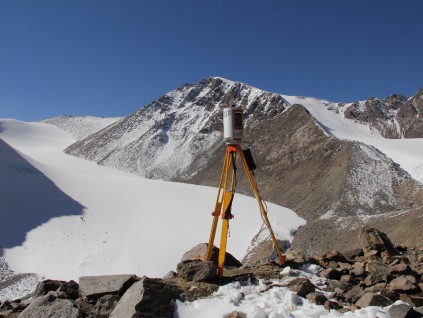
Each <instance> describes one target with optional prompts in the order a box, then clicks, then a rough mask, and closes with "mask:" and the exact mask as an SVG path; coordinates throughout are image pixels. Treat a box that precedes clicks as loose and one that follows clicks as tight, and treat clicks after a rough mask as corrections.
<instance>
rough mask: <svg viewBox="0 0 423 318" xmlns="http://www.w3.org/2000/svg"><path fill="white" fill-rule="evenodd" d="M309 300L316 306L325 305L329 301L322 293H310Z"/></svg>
mask: <svg viewBox="0 0 423 318" xmlns="http://www.w3.org/2000/svg"><path fill="white" fill-rule="evenodd" d="M307 299H308V300H309V301H311V302H312V303H315V304H316V305H324V303H325V302H326V301H328V299H327V298H326V296H325V295H323V294H320V293H310V294H307Z"/></svg>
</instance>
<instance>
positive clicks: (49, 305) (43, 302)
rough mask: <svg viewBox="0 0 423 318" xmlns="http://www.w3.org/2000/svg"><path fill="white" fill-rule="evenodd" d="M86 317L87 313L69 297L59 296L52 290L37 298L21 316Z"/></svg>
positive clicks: (20, 317) (33, 317) (50, 317)
mask: <svg viewBox="0 0 423 318" xmlns="http://www.w3.org/2000/svg"><path fill="white" fill-rule="evenodd" d="M35 317H40V318H41V317H48V318H65V317H66V318H84V317H85V314H84V313H83V312H82V311H81V310H80V309H79V308H77V307H76V306H75V305H74V303H73V302H72V301H70V300H69V299H61V298H58V296H57V292H54V291H50V292H48V293H47V295H45V296H41V297H38V298H36V299H35V300H34V301H33V302H32V303H31V304H30V305H29V306H28V307H27V308H26V309H25V310H24V311H23V312H22V313H21V314H20V315H19V318H35Z"/></svg>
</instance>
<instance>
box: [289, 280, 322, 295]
mask: <svg viewBox="0 0 423 318" xmlns="http://www.w3.org/2000/svg"><path fill="white" fill-rule="evenodd" d="M286 287H288V288H289V289H290V290H292V291H293V292H296V293H297V295H298V296H301V297H305V296H306V295H307V294H309V293H314V292H315V290H316V286H314V285H313V283H312V282H311V281H310V280H308V279H307V278H303V277H298V278H295V279H293V280H291V281H290V282H289V283H288V285H287V286H286Z"/></svg>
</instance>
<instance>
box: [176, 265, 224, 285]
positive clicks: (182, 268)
mask: <svg viewBox="0 0 423 318" xmlns="http://www.w3.org/2000/svg"><path fill="white" fill-rule="evenodd" d="M176 272H177V274H178V276H180V277H182V278H184V279H185V280H188V281H194V282H212V281H214V280H216V278H217V266H216V264H215V263H214V262H212V261H210V262H203V261H201V260H192V261H190V260H188V261H183V262H181V263H179V264H178V265H177V269H176Z"/></svg>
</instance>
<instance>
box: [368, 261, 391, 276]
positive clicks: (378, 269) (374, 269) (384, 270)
mask: <svg viewBox="0 0 423 318" xmlns="http://www.w3.org/2000/svg"><path fill="white" fill-rule="evenodd" d="M366 272H367V273H369V274H371V275H373V276H376V277H382V276H386V275H387V274H388V265H386V264H383V263H379V262H372V263H367V265H366Z"/></svg>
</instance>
